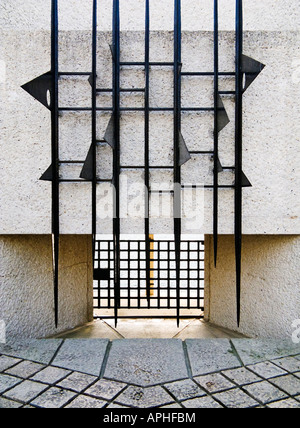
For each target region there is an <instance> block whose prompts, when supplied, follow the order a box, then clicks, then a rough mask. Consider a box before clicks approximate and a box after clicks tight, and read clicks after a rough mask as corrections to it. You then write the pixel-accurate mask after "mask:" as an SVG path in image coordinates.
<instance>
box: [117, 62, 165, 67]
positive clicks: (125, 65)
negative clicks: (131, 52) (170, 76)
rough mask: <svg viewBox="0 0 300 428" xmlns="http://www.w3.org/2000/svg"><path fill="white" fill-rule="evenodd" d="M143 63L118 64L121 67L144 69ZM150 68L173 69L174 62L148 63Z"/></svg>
mask: <svg viewBox="0 0 300 428" xmlns="http://www.w3.org/2000/svg"><path fill="white" fill-rule="evenodd" d="M145 65H146V63H145V62H120V66H122V67H144V66H145ZM149 65H150V67H174V62H150V63H149Z"/></svg>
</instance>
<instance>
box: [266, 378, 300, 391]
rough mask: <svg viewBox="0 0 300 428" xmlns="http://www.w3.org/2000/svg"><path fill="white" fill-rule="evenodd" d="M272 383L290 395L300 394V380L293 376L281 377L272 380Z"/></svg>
mask: <svg viewBox="0 0 300 428" xmlns="http://www.w3.org/2000/svg"><path fill="white" fill-rule="evenodd" d="M270 382H271V383H272V384H273V385H275V386H277V387H278V388H280V389H282V390H283V391H285V392H287V393H288V394H289V395H299V394H300V379H298V378H296V377H295V376H293V375H288V376H281V377H278V378H275V379H271V380H270Z"/></svg>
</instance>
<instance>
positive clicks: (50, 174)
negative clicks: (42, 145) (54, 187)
mask: <svg viewBox="0 0 300 428" xmlns="http://www.w3.org/2000/svg"><path fill="white" fill-rule="evenodd" d="M40 180H41V181H53V165H52V164H51V165H50V166H49V168H48V169H47V170H46V171H45V172H44V174H43V175H42V176H41V178H40Z"/></svg>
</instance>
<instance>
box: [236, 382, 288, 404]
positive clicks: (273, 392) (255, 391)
mask: <svg viewBox="0 0 300 428" xmlns="http://www.w3.org/2000/svg"><path fill="white" fill-rule="evenodd" d="M243 389H244V390H245V391H247V392H248V393H249V394H250V395H252V397H254V398H255V399H256V400H258V401H260V402H261V403H262V404H268V403H272V401H280V400H282V399H284V398H288V396H287V395H286V394H285V393H284V392H282V391H280V390H279V389H278V388H276V387H275V386H273V385H271V384H270V383H269V382H267V381H264V382H260V383H255V384H253V385H246V386H244V387H243Z"/></svg>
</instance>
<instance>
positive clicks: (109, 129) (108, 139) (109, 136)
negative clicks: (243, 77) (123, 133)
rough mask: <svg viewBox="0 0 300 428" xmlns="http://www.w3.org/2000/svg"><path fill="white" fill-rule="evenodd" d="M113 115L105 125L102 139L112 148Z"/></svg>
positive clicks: (113, 136) (113, 144)
mask: <svg viewBox="0 0 300 428" xmlns="http://www.w3.org/2000/svg"><path fill="white" fill-rule="evenodd" d="M114 122H115V120H114V116H112V117H111V118H110V121H109V123H108V125H107V128H106V131H105V135H104V140H105V141H106V142H107V144H109V145H110V147H111V148H112V149H114V148H115V127H114Z"/></svg>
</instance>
